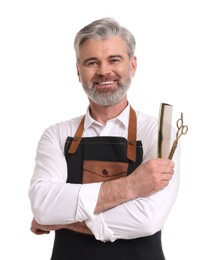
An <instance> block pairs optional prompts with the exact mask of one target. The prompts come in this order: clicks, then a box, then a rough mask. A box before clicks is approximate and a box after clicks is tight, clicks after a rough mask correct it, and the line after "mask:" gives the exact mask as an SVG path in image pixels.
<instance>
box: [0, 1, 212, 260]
mask: <svg viewBox="0 0 214 260" xmlns="http://www.w3.org/2000/svg"><path fill="white" fill-rule="evenodd" d="M106 16H110V17H113V18H116V19H117V20H118V21H119V22H120V23H121V24H122V25H123V26H125V27H127V28H129V29H130V30H131V31H132V32H133V34H134V35H135V37H136V41H137V49H136V55H137V57H138V70H137V74H136V76H135V78H134V81H133V85H132V88H131V90H130V92H129V100H130V102H131V103H132V105H133V107H134V108H135V109H136V110H141V111H143V112H145V113H147V114H151V115H154V116H156V117H157V116H158V112H159V104H160V103H161V102H168V103H170V104H173V106H174V114H173V117H174V119H173V122H174V123H175V120H176V118H178V117H179V116H180V112H183V113H184V121H185V123H186V124H188V125H189V132H188V134H187V135H186V136H184V137H182V140H181V146H182V162H181V184H180V191H179V195H178V198H177V200H176V203H175V205H174V207H173V210H172V212H171V214H170V216H169V218H168V219H167V222H166V224H165V228H164V231H163V247H164V251H165V255H166V258H167V260H181V259H182V260H192V259H194V260H195V259H204V260H212V259H214V251H213V242H214V241H212V240H211V238H212V235H213V234H212V233H213V232H214V226H213V219H214V214H213V205H214V203H213V200H214V193H213V190H214V171H213V168H214V167H213V149H214V141H213V134H214V124H213V120H214V117H213V112H214V110H213V102H214V101H213V97H214V95H213V92H211V91H212V90H213V87H214V8H213V1H211V0H210V1H208V0H202V1H198V0H194V1H193V0H192V1H191V0H179V1H173V0H168V1H167V0H162V1H161V0H157V1H153V0H150V1H144V0H142V1H134V0H133V1H125V0H122V1H120V0H117V1H116V0H114V1H113V0H108V1H100V0H90V1H87V0H85V1H83V0H79V1H73V0H71V1H63V0H60V1H59V0H58V1H56V0H52V1H48V0H37V1H36V0H35V1H31V0H19V1H18V0H17V1H15V0H5V1H4V0H3V1H1V2H0V114H1V127H0V131H1V132H0V153H1V154H0V174H1V183H0V208H1V213H0V221H1V223H0V224H1V229H0V236H1V250H0V259H9V260H12V259H30V260H34V259H35V260H38V259H40V260H47V259H49V258H50V253H51V248H52V243H53V235H52V234H50V235H44V236H35V235H33V234H32V233H31V232H30V231H29V228H30V222H31V219H32V214H31V210H30V203H29V199H28V194H27V193H28V188H29V181H30V178H31V176H32V172H33V167H34V157H35V150H36V146H37V141H38V140H39V138H40V135H41V134H42V132H43V130H44V129H45V128H47V127H48V126H50V125H51V124H54V123H56V122H58V121H61V120H67V119H70V118H71V117H74V116H78V115H80V114H83V113H85V110H86V107H87V104H88V102H87V98H86V97H85V95H84V93H83V91H82V87H81V85H80V84H79V82H78V80H77V76H76V70H75V57H74V51H73V39H74V37H75V34H76V32H77V31H78V30H79V29H80V28H82V27H83V26H84V25H86V24H87V23H89V22H91V21H93V20H95V19H99V18H102V17H106Z"/></svg>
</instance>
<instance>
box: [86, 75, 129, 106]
mask: <svg viewBox="0 0 214 260" xmlns="http://www.w3.org/2000/svg"><path fill="white" fill-rule="evenodd" d="M131 81H132V76H131V75H130V76H129V78H128V79H127V80H126V81H123V82H120V85H119V86H118V88H117V89H116V90H114V91H112V92H109V91H107V92H105V91H103V92H100V91H98V90H97V89H96V88H95V87H93V86H86V85H85V84H82V86H83V89H84V91H85V93H86V94H87V96H88V98H89V99H91V100H92V101H93V102H94V103H96V104H98V105H101V106H112V105H115V104H117V103H118V102H119V101H120V100H121V99H122V98H123V97H124V96H125V95H126V94H127V92H128V90H129V88H130V85H131Z"/></svg>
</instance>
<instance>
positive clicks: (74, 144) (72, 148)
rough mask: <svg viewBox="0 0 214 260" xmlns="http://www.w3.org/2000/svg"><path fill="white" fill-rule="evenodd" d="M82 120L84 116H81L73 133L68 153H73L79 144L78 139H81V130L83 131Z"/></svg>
mask: <svg viewBox="0 0 214 260" xmlns="http://www.w3.org/2000/svg"><path fill="white" fill-rule="evenodd" d="M84 121H85V117H83V118H82V120H81V122H80V124H79V126H78V128H77V131H76V133H75V135H74V138H73V141H72V143H71V146H70V148H69V150H68V153H75V152H76V150H77V148H78V146H79V144H80V141H81V139H82V134H83V131H84Z"/></svg>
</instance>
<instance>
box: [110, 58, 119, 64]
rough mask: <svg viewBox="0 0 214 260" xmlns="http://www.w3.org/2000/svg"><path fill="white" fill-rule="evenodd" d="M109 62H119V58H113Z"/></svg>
mask: <svg viewBox="0 0 214 260" xmlns="http://www.w3.org/2000/svg"><path fill="white" fill-rule="evenodd" d="M110 62H111V63H117V62H120V59H116V58H115V59H111V60H110Z"/></svg>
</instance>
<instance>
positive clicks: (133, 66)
mask: <svg viewBox="0 0 214 260" xmlns="http://www.w3.org/2000/svg"><path fill="white" fill-rule="evenodd" d="M131 69H132V77H134V75H135V72H136V69H137V57H136V56H134V57H133V58H132V61H131Z"/></svg>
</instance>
